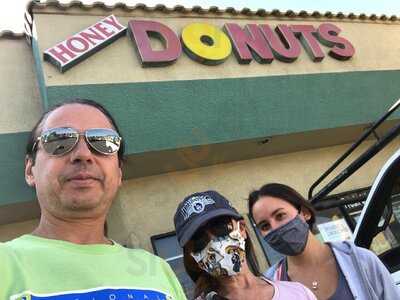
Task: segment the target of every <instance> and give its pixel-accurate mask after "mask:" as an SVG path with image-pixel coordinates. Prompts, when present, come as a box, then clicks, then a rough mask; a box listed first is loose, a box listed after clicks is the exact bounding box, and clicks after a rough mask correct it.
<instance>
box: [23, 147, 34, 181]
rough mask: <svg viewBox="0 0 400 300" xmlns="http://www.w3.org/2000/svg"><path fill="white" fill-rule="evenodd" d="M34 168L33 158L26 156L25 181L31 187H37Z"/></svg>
mask: <svg viewBox="0 0 400 300" xmlns="http://www.w3.org/2000/svg"><path fill="white" fill-rule="evenodd" d="M32 168H33V158H32V157H30V156H28V155H27V156H25V181H26V183H27V184H28V185H29V186H31V187H35V176H34V175H33V172H32Z"/></svg>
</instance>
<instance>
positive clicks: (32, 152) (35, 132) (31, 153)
mask: <svg viewBox="0 0 400 300" xmlns="http://www.w3.org/2000/svg"><path fill="white" fill-rule="evenodd" d="M69 104H82V105H87V106H91V107H94V108H96V109H98V110H99V111H101V112H102V113H103V114H104V115H105V116H106V117H107V119H108V120H109V121H110V123H111V125H112V126H113V127H114V129H115V131H116V132H117V133H118V134H119V136H120V137H122V135H121V132H120V130H119V128H118V126H117V123H116V122H115V120H114V118H113V117H112V116H111V114H110V112H109V111H108V110H107V109H106V108H105V107H104V106H103V105H101V104H100V103H98V102H96V101H94V100H90V99H80V98H74V99H68V100H66V101H64V102H62V103H60V104H57V105H54V106H52V107H51V108H49V109H48V110H47V111H46V112H44V113H43V115H42V116H41V118H40V119H39V121H37V123H36V124H35V126H34V127H33V128H32V130H31V132H30V134H29V137H28V142H27V144H26V156H27V157H28V158H30V159H32V161H33V164H35V158H36V149H37V147H35V149H33V145H34V144H35V142H36V140H37V138H38V136H39V135H40V131H41V129H42V126H43V123H44V122H45V121H46V119H47V117H48V116H49V115H50V114H51V113H52V112H53V111H55V110H56V109H58V108H60V107H63V106H65V105H69ZM124 151H125V142H124V139H122V140H121V146H120V148H119V150H118V161H119V165H120V166H122V163H123V161H124Z"/></svg>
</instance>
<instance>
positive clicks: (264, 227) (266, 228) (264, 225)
mask: <svg viewBox="0 0 400 300" xmlns="http://www.w3.org/2000/svg"><path fill="white" fill-rule="evenodd" d="M269 228H270V226H269V224H266V223H264V224H261V225H260V230H261V231H267V230H269Z"/></svg>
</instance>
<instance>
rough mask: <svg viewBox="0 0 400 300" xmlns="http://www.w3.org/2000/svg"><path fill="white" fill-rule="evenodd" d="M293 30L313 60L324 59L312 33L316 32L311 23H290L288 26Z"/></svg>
mask: <svg viewBox="0 0 400 300" xmlns="http://www.w3.org/2000/svg"><path fill="white" fill-rule="evenodd" d="M290 29H292V31H293V32H295V33H297V36H298V38H299V39H300V41H301V42H302V44H303V47H304V49H306V52H307V53H308V55H310V57H311V59H312V60H313V61H314V62H319V61H321V60H323V59H324V57H325V55H324V53H323V52H322V50H321V47H320V46H319V44H318V42H317V40H316V38H315V37H314V35H313V33H316V30H315V28H314V26H312V25H292V26H290Z"/></svg>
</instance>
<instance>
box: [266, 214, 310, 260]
mask: <svg viewBox="0 0 400 300" xmlns="http://www.w3.org/2000/svg"><path fill="white" fill-rule="evenodd" d="M309 229H310V228H309V226H308V224H307V223H306V222H304V221H303V220H302V219H301V218H300V216H299V215H297V216H296V217H295V218H294V219H293V220H290V221H289V222H287V223H286V224H284V225H282V226H281V227H278V228H276V229H274V230H272V231H271V232H269V233H268V234H267V235H266V236H265V237H264V240H265V241H266V242H267V243H268V244H269V245H270V246H271V247H272V248H273V249H274V250H276V251H278V252H279V253H281V254H284V255H288V256H296V255H299V254H300V253H302V252H303V251H304V248H305V247H306V244H307V240H308V231H309Z"/></svg>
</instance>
